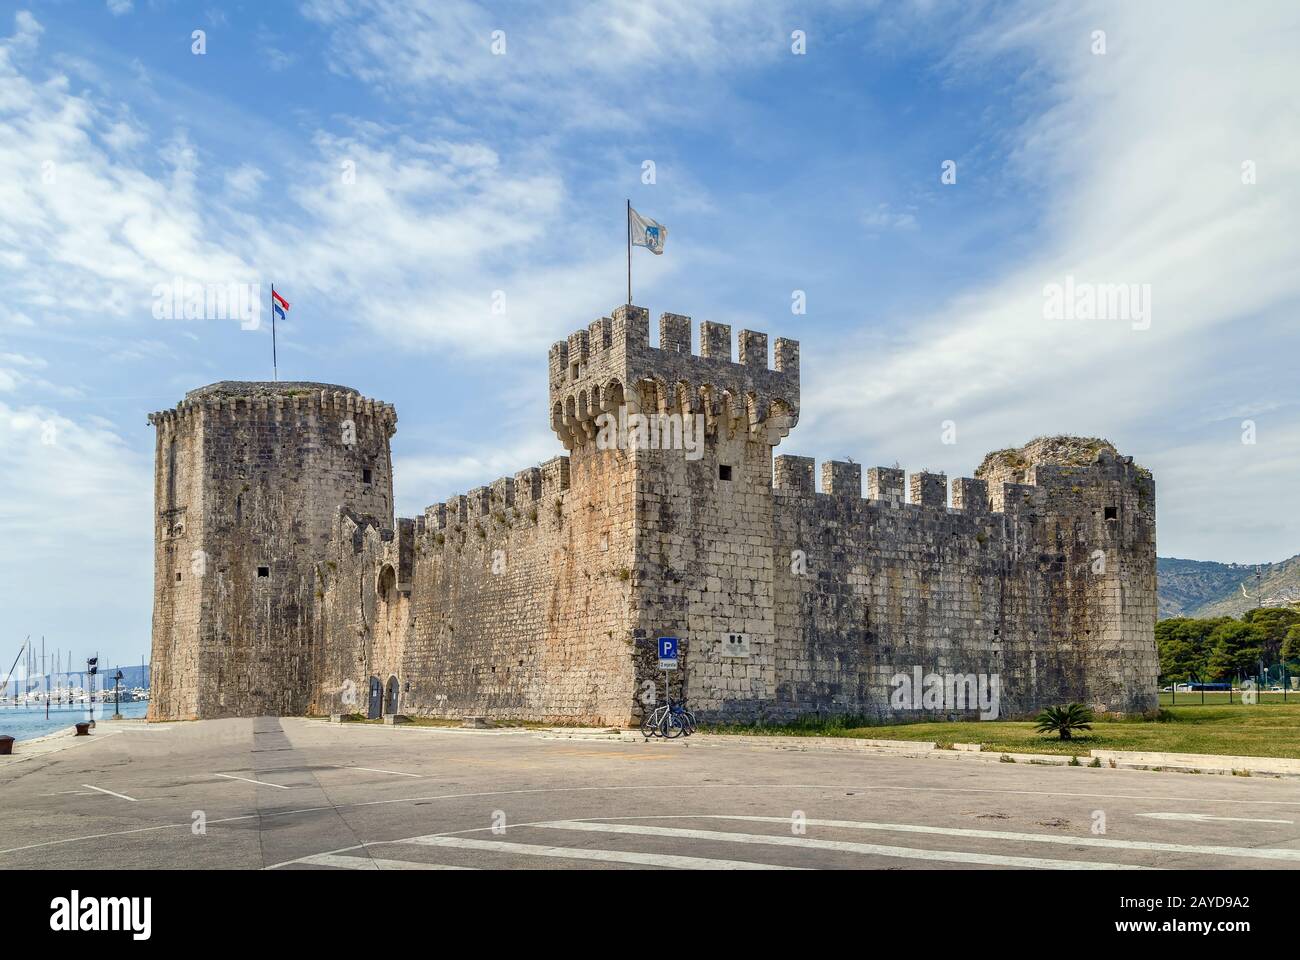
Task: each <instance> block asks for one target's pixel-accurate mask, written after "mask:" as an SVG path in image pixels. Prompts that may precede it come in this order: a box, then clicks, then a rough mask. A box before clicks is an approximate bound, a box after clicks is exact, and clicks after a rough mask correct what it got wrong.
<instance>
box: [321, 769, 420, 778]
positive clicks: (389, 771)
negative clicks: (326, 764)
mask: <svg viewBox="0 0 1300 960" xmlns="http://www.w3.org/2000/svg"><path fill="white" fill-rule="evenodd" d="M339 769H340V770H365V771H367V772H369V773H391V774H392V775H393V776H395V777H415V779H417V780H422V779H423V777H421V776H420V774H418V773H403V772H402V771H401V770H381V769H379V767H339Z"/></svg>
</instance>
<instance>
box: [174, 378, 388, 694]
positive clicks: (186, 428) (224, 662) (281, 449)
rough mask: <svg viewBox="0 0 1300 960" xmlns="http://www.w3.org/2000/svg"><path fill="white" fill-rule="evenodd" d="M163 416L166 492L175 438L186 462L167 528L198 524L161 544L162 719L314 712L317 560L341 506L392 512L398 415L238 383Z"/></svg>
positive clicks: (358, 400) (311, 392)
mask: <svg viewBox="0 0 1300 960" xmlns="http://www.w3.org/2000/svg"><path fill="white" fill-rule="evenodd" d="M150 419H151V422H153V423H154V424H155V426H156V427H157V428H158V431H159V433H158V447H159V453H160V457H159V461H158V469H157V474H158V475H157V478H156V481H155V483H156V487H157V489H158V490H159V491H165V490H166V489H167V488H168V485H169V484H170V483H171V482H172V481H171V480H170V477H171V475H172V467H171V466H170V463H171V450H172V443H173V441H175V443H176V449H177V454H178V462H179V464H180V466H179V468H178V470H179V476H180V478H181V482H180V484H179V487H178V488H177V491H178V492H177V494H176V496H175V498H174V501H172V500H168V499H167V497H166V495H165V493H164V494H163V496H162V499H160V505H161V504H162V503H167V504H168V505H167V506H166V508H165V509H160V510H159V531H160V534H161V531H162V529H163V527H164V526H165V524H166V522H168V521H170V522H171V523H172V524H173V527H174V525H175V521H176V519H177V518H178V517H180V516H182V514H183V515H184V516H185V518H186V519H185V521H184V526H185V535H184V537H183V538H182V539H180V540H176V541H167V540H165V539H162V538H161V537H160V539H159V540H158V549H157V560H156V584H155V586H156V593H155V631H154V652H153V663H154V666H155V670H156V671H157V672H156V674H155V677H156V679H155V681H154V682H155V685H156V687H157V691H156V693H155V697H154V699H152V700H151V702H150V715H151V716H152V717H153V718H155V719H174V718H178V717H188V716H202V717H220V716H247V715H258V714H295V713H303V712H305V711H306V709H307V706H308V693H309V689H310V681H311V675H312V666H313V660H314V658H315V656H316V646H318V645H319V638H318V637H316V636H315V635H314V632H313V629H312V616H313V611H314V608H315V604H316V594H317V593H318V592H319V591H320V589H321V580H320V573H319V570H318V565H319V562H320V561H321V559H322V557H323V556H324V554H325V552H326V550H327V547H328V544H329V542H330V539H331V536H332V533H333V531H334V527H335V522H336V517H337V515H338V511H339V509H340V508H347V509H350V510H353V511H355V512H357V513H359V514H361V515H368V516H374V517H381V518H391V517H392V511H393V495H392V466H391V462H390V459H389V447H388V438H389V436H390V435H391V433H392V432H393V430H394V429H395V423H396V414H395V413H394V412H393V409H392V407H389V406H387V405H384V404H377V403H375V402H374V401H371V400H366V399H364V398H362V397H361V396H360V395H359V394H357V392H356V391H355V390H349V389H346V388H342V387H335V386H332V385H329V384H314V383H231V382H226V383H218V384H213V385H211V386H209V387H204V388H201V389H199V390H194V391H191V392H190V393H189V394H187V395H186V398H185V400H184V401H183V402H182V403H181V404H180V405H179V406H178V407H177V408H176V409H175V410H170V411H165V412H163V413H158V414H154V415H153V416H152V417H151V418H150ZM389 522H390V523H391V519H390V520H389ZM178 575H179V577H180V579H179V580H177V579H176V578H177V576H178ZM196 611H197V616H196V615H195V612H196ZM314 645H316V646H314Z"/></svg>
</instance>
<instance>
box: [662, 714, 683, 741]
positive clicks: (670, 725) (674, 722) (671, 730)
mask: <svg viewBox="0 0 1300 960" xmlns="http://www.w3.org/2000/svg"><path fill="white" fill-rule="evenodd" d="M659 729H660V730H661V731H662V733H661V734H660V735H661V736H663V737H664V738H665V739H668V740H674V739H676V738H677V737H680V736H681V735H682V733H683V732H684V731H683V729H682V721H681V719H680V718H679V717H678V716H677V714H675V713H673V712H672V711H671V710H670V711H668V712H667V713H666V714H664V718H663V721H662V722H661V723H660V725H659Z"/></svg>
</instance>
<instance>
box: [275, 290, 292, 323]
mask: <svg viewBox="0 0 1300 960" xmlns="http://www.w3.org/2000/svg"><path fill="white" fill-rule="evenodd" d="M271 309H272V310H273V311H275V315H276V316H277V317H279V318H280V319H281V320H283V319H284V312H285V311H286V310H288V309H289V301H288V300H286V299H284V297H282V296H280V295H279V294H278V293H276V292H275V289H274V288H272V289H271Z"/></svg>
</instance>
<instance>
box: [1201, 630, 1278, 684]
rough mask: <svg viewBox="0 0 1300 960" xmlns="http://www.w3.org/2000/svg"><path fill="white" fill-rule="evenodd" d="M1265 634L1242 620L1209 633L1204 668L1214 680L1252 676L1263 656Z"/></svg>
mask: <svg viewBox="0 0 1300 960" xmlns="http://www.w3.org/2000/svg"><path fill="white" fill-rule="evenodd" d="M1264 639H1265V635H1264V631H1263V630H1262V629H1260V628H1259V627H1256V626H1252V625H1251V624H1249V623H1245V622H1244V621H1241V620H1231V619H1230V620H1228V621H1226V622H1225V623H1221V624H1219V626H1217V627H1215V628H1214V631H1213V632H1212V633H1211V634H1210V656H1209V659H1208V660H1207V661H1206V665H1205V668H1206V670H1207V672H1208V673H1209V675H1210V676H1211V677H1214V678H1216V679H1231V678H1233V677H1236V676H1238V675H1240V674H1243V673H1253V672H1254V671H1255V669H1256V667H1257V666H1258V664H1259V660H1260V658H1262V657H1263V655H1264Z"/></svg>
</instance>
